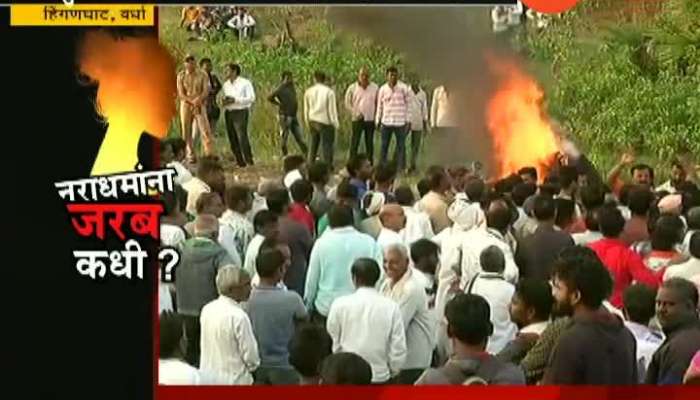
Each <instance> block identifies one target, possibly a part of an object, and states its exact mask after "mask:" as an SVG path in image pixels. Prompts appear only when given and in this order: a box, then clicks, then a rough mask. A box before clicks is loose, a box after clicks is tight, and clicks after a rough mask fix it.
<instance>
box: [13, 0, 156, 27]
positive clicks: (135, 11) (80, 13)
mask: <svg viewBox="0 0 700 400" xmlns="http://www.w3.org/2000/svg"><path fill="white" fill-rule="evenodd" d="M154 12H155V7H154V6H153V5H152V4H151V5H145V4H74V5H72V6H67V5H65V4H16V5H15V4H13V5H12V6H11V8H10V25H11V26H153V24H154V21H155V16H154Z"/></svg>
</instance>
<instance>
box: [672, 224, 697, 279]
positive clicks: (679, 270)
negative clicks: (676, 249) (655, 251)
mask: <svg viewBox="0 0 700 400" xmlns="http://www.w3.org/2000/svg"><path fill="white" fill-rule="evenodd" d="M688 251H689V252H690V259H689V260H688V261H686V262H683V263H681V264H676V265H671V266H669V267H667V268H666V272H664V281H667V280H669V279H671V278H683V279H687V280H689V281H692V280H696V281H697V279H698V277H700V232H695V233H693V235H692V236H691V237H690V242H689V244H688Z"/></svg>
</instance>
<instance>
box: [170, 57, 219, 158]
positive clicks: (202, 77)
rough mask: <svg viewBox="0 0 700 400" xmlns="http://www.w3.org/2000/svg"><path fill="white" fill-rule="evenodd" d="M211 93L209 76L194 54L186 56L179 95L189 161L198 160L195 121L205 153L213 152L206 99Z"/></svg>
mask: <svg viewBox="0 0 700 400" xmlns="http://www.w3.org/2000/svg"><path fill="white" fill-rule="evenodd" d="M208 95H209V77H208V76H207V74H206V73H205V72H203V71H201V70H198V69H197V63H196V60H195V58H194V56H193V55H191V54H190V55H187V57H185V69H184V70H183V71H180V73H178V74H177V97H178V100H179V102H180V133H181V134H182V138H183V139H184V140H185V143H186V152H187V161H189V162H191V163H194V162H196V156H195V154H194V148H193V146H194V144H193V142H194V140H193V135H192V125H193V122H194V123H195V124H197V128H198V130H199V132H201V133H202V146H203V147H204V154H206V155H210V154H211V128H210V126H209V120H208V119H207V110H206V99H207V96H208Z"/></svg>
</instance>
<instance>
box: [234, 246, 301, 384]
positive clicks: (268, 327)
mask: <svg viewBox="0 0 700 400" xmlns="http://www.w3.org/2000/svg"><path fill="white" fill-rule="evenodd" d="M255 263H256V270H257V272H258V276H259V277H260V284H259V285H258V286H256V287H254V288H253V291H252V292H251V295H250V298H249V299H248V304H247V311H248V315H249V316H250V321H251V323H252V325H253V334H254V335H255V339H256V340H257V342H258V348H259V351H260V367H259V368H258V369H257V370H256V371H255V373H254V376H255V384H256V385H296V384H298V382H299V375H298V374H297V372H296V371H295V370H294V368H293V367H292V366H291V365H290V364H289V350H288V345H289V342H290V340H291V339H292V337H293V336H294V331H295V328H296V323H297V322H300V321H304V320H307V319H308V314H307V312H306V307H304V302H303V301H302V299H301V296H299V294H297V293H296V292H293V291H289V290H286V289H285V288H283V287H280V285H279V283H280V281H281V280H282V276H284V273H285V270H286V268H287V267H288V263H289V261H288V259H287V258H286V257H285V255H284V253H283V252H282V251H281V249H280V248H279V247H278V246H275V247H264V248H261V249H260V253H259V254H258V257H257V258H256V260H255Z"/></svg>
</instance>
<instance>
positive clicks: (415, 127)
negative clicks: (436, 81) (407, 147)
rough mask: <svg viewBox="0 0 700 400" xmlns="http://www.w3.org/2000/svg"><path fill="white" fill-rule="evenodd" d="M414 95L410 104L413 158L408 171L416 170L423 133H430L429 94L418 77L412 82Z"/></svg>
mask: <svg viewBox="0 0 700 400" xmlns="http://www.w3.org/2000/svg"><path fill="white" fill-rule="evenodd" d="M411 90H412V91H413V96H412V97H411V103H410V104H409V113H410V115H411V160H410V163H409V168H408V171H409V173H410V172H413V171H415V170H416V164H417V163H418V152H419V151H420V147H421V143H422V141H423V135H424V134H426V133H428V96H427V95H426V94H425V91H424V90H423V88H421V87H420V83H419V82H418V79H415V80H414V82H413V83H411Z"/></svg>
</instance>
